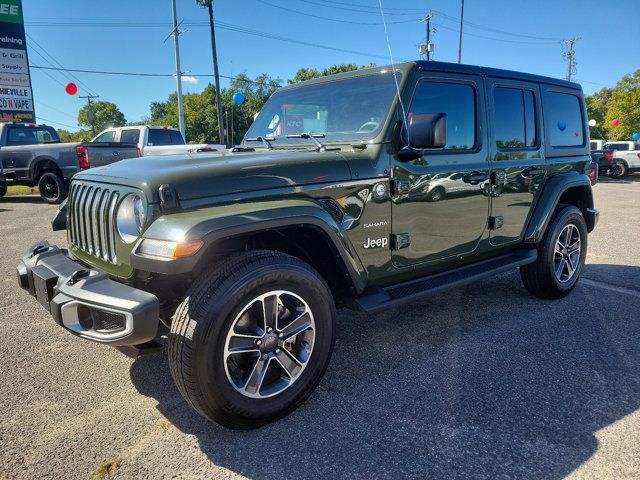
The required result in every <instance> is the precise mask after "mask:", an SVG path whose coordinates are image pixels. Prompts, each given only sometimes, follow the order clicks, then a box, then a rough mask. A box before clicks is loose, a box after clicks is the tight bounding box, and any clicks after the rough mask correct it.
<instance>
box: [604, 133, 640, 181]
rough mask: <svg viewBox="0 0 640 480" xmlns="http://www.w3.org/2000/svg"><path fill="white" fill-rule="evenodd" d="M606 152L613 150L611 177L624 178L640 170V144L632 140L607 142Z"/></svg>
mask: <svg viewBox="0 0 640 480" xmlns="http://www.w3.org/2000/svg"><path fill="white" fill-rule="evenodd" d="M603 149H604V150H605V152H607V151H608V152H612V153H611V155H612V156H613V158H612V162H613V163H612V166H611V169H610V176H611V178H623V177H625V176H627V175H628V174H629V173H634V172H638V171H640V144H638V143H637V142H631V141H616V142H607V143H605V144H604V147H603Z"/></svg>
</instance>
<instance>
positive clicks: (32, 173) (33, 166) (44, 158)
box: [29, 155, 64, 181]
mask: <svg viewBox="0 0 640 480" xmlns="http://www.w3.org/2000/svg"><path fill="white" fill-rule="evenodd" d="M46 162H51V163H53V164H55V166H56V168H57V169H58V171H59V172H60V173H61V174H62V175H63V176H64V172H63V171H62V169H61V168H60V165H58V163H57V162H56V160H55V159H54V158H53V157H51V156H49V155H41V156H39V157H36V158H34V159H33V160H31V162H30V163H29V179H30V180H34V181H35V180H36V178H37V177H36V172H37V170H38V169H37V167H38V165H39V164H41V163H46Z"/></svg>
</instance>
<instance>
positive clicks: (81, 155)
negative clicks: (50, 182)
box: [76, 145, 91, 168]
mask: <svg viewBox="0 0 640 480" xmlns="http://www.w3.org/2000/svg"><path fill="white" fill-rule="evenodd" d="M76 157H78V165H79V166H80V168H91V164H90V163H89V151H88V150H87V147H85V146H83V145H78V146H77V147H76Z"/></svg>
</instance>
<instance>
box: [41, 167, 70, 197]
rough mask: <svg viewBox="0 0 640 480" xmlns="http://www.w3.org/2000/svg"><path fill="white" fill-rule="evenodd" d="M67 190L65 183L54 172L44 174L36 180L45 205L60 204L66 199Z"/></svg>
mask: <svg viewBox="0 0 640 480" xmlns="http://www.w3.org/2000/svg"><path fill="white" fill-rule="evenodd" d="M67 189H68V187H67V182H66V181H65V180H64V178H62V177H61V176H60V175H58V174H57V173H56V172H44V173H43V174H42V175H40V178H39V179H38V190H40V197H41V198H42V199H43V200H44V201H45V202H47V203H53V204H59V203H62V201H63V200H64V199H65V198H67Z"/></svg>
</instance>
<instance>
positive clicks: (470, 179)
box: [462, 172, 489, 185]
mask: <svg viewBox="0 0 640 480" xmlns="http://www.w3.org/2000/svg"><path fill="white" fill-rule="evenodd" d="M488 179H489V174H487V173H482V172H471V173H467V174H466V175H464V176H463V177H462V181H463V182H465V183H470V184H471V185H477V184H479V183H480V182H484V181H485V180H488Z"/></svg>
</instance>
